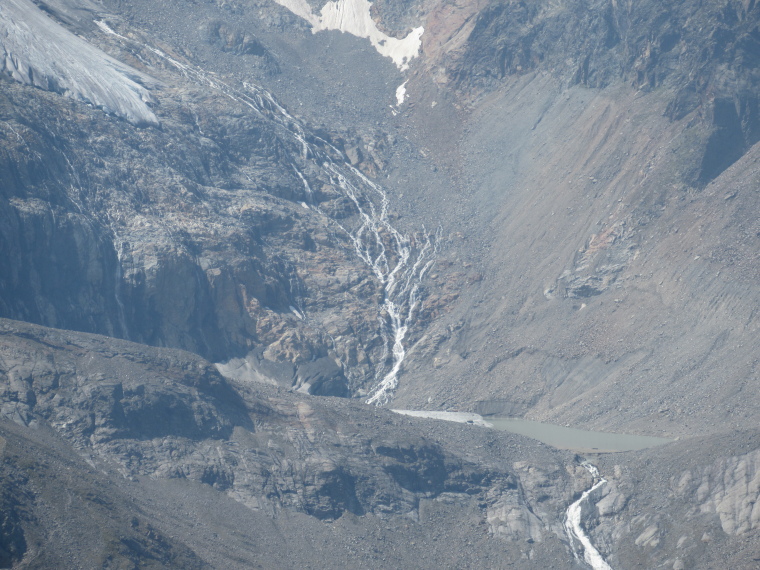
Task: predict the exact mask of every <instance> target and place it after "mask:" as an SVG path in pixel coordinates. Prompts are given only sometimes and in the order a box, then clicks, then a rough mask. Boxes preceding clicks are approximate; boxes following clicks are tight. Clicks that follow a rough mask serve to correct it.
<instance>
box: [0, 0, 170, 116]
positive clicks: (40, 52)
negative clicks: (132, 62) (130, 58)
mask: <svg viewBox="0 0 760 570" xmlns="http://www.w3.org/2000/svg"><path fill="white" fill-rule="evenodd" d="M0 71H2V72H3V73H5V74H7V75H9V76H11V77H12V78H13V79H15V80H16V81H19V82H20V83H24V84H27V85H33V86H35V87H39V88H40V89H45V90H47V91H54V92H56V93H61V94H62V95H64V96H67V97H71V98H73V99H76V100H80V101H85V102H87V103H90V104H92V105H94V106H95V107H99V108H102V109H103V110H104V111H106V112H107V113H112V114H114V115H117V116H120V117H122V118H124V119H126V120H127V121H129V122H130V123H134V124H137V125H145V124H158V119H157V118H156V115H155V114H154V113H153V111H151V110H150V107H149V106H148V103H149V102H150V101H151V96H150V92H149V91H148V89H147V88H146V87H145V86H144V85H143V84H141V83H145V84H150V83H154V84H155V83H156V82H155V80H153V79H151V78H150V77H149V76H147V75H144V74H142V73H140V72H138V71H137V70H135V69H133V68H131V67H129V66H128V65H126V64H124V63H121V62H119V61H117V60H116V59H114V58H112V57H110V56H109V55H107V54H106V53H104V52H103V51H101V50H99V49H98V48H96V47H95V46H93V45H92V44H90V43H88V42H87V41H85V40H83V39H82V38H80V37H78V36H76V35H74V34H73V33H71V32H70V31H68V30H67V29H65V28H64V27H63V26H61V25H60V24H58V23H57V22H55V21H54V20H53V19H51V18H50V17H48V16H47V15H46V14H45V13H44V12H42V10H40V9H39V8H38V7H37V6H36V5H35V4H33V3H32V2H31V0H3V2H2V3H0Z"/></svg>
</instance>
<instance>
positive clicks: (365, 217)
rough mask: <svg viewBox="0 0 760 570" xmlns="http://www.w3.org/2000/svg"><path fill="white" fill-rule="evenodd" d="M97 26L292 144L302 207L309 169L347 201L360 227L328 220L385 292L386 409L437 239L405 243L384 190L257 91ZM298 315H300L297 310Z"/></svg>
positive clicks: (382, 368) (382, 381)
mask: <svg viewBox="0 0 760 570" xmlns="http://www.w3.org/2000/svg"><path fill="white" fill-rule="evenodd" d="M96 24H97V25H98V27H99V28H100V29H101V30H102V31H103V32H105V33H107V34H110V35H113V36H116V37H117V38H119V39H120V40H121V41H123V42H125V43H129V44H133V45H140V46H141V47H143V48H145V49H147V50H149V51H150V52H151V53H153V54H154V55H155V56H157V57H159V58H161V59H162V60H164V61H165V62H167V63H168V64H170V65H172V66H173V67H174V68H176V69H177V70H178V71H180V72H181V73H182V74H183V75H184V76H185V77H187V78H189V79H191V80H193V81H197V82H199V83H202V84H204V85H206V86H208V87H210V88H212V89H214V90H216V91H218V92H220V93H223V94H224V95H226V96H227V97H229V98H230V99H232V100H234V101H236V102H238V103H241V104H243V105H246V106H247V107H249V108H250V109H252V110H253V111H254V112H255V113H256V114H257V115H259V116H261V117H264V118H266V119H268V120H270V121H272V122H273V123H274V124H276V125H277V126H278V127H280V132H281V133H283V134H284V136H285V140H287V139H288V138H290V140H291V141H292V142H293V143H295V144H296V146H297V148H298V152H297V153H295V154H294V155H293V156H292V157H291V158H292V160H291V167H292V168H293V170H294V171H295V173H296V175H297V177H298V179H299V180H300V182H301V184H303V187H304V193H305V196H306V200H307V201H308V204H307V203H306V202H304V205H305V206H306V207H308V208H311V209H314V210H316V211H319V207H318V205H317V204H316V203H315V202H314V201H313V198H312V189H311V187H310V185H309V182H308V178H309V176H307V174H306V173H307V172H314V169H315V168H316V171H317V172H318V173H319V174H318V175H317V176H319V175H321V176H322V177H323V178H324V179H326V180H329V181H330V184H332V185H333V186H334V187H336V188H340V190H341V192H342V193H343V195H344V196H345V197H346V198H348V199H349V200H351V202H352V203H353V205H354V207H355V208H356V210H357V212H358V218H359V225H358V227H355V228H349V227H346V226H343V225H341V224H340V223H339V222H337V221H336V220H334V219H333V220H332V221H333V222H334V223H336V224H337V225H338V227H339V228H340V229H341V230H342V231H344V232H345V234H346V235H347V236H348V238H349V239H350V241H351V243H352V245H353V248H354V251H355V252H356V255H357V256H358V257H359V258H360V259H361V260H362V261H363V262H364V263H365V264H367V266H368V267H369V268H370V269H371V270H372V272H373V274H374V275H375V277H376V279H377V280H378V281H379V282H380V283H381V285H382V287H383V302H382V305H381V307H380V314H379V315H378V321H379V324H380V333H381V336H382V339H383V348H382V353H381V357H380V359H379V360H378V365H377V367H376V374H375V384H374V386H373V387H372V389H371V390H370V392H369V397H368V398H367V400H366V402H367V403H368V404H375V405H384V404H386V403H388V402H389V401H390V399H391V397H392V396H393V392H394V391H395V389H396V386H397V385H398V374H399V371H400V370H401V366H402V364H403V362H404V358H405V357H406V348H405V346H404V340H405V338H406V335H407V333H408V332H409V329H410V327H411V326H412V325H413V324H414V319H415V315H416V312H417V310H418V308H419V305H420V302H421V299H420V287H421V284H422V280H423V278H424V277H425V274H426V273H427V272H428V270H429V269H430V267H431V266H432V265H433V263H434V261H435V255H436V252H437V243H438V235H436V234H430V233H428V232H427V231H425V228H424V227H423V228H422V231H421V233H420V234H418V235H417V236H409V235H407V234H404V233H401V232H400V231H399V230H397V229H396V228H395V227H393V225H391V223H390V220H389V217H388V205H389V200H388V195H387V194H386V192H385V191H384V190H383V188H382V187H380V186H379V185H377V184H375V183H374V182H372V181H371V180H369V179H368V178H367V177H366V176H364V174H362V173H361V172H360V171H359V170H358V169H357V168H355V167H354V166H352V165H351V163H350V161H349V160H348V159H347V158H346V156H345V155H344V154H343V152H341V151H340V150H339V149H337V148H336V147H335V146H334V145H332V144H331V143H330V142H328V141H326V140H324V139H322V138H320V137H318V136H314V135H312V134H308V133H307V132H306V129H305V128H304V127H303V125H302V124H301V122H300V121H299V120H298V119H296V118H295V117H293V116H292V115H290V114H289V113H288V112H287V111H286V110H285V108H284V107H283V106H282V105H280V104H279V103H278V102H277V101H276V100H275V98H274V97H273V96H272V95H271V94H270V93H269V92H268V91H266V90H265V89H263V88H262V87H259V86H257V85H253V84H250V83H244V84H243V87H244V89H238V88H235V87H233V86H231V85H228V84H226V83H224V82H222V81H220V80H219V79H217V78H215V77H212V76H209V75H208V74H207V73H205V72H204V71H203V70H202V69H199V68H196V67H194V66H191V65H188V64H185V63H182V62H180V61H177V60H176V59H174V58H173V57H171V56H169V55H168V54H166V53H164V52H163V51H161V50H159V49H157V48H154V47H152V46H149V45H146V44H142V43H139V42H136V41H135V40H132V39H129V38H127V37H125V36H122V35H120V34H118V33H116V32H115V31H114V30H112V29H111V28H110V27H109V26H108V25H107V24H106V23H105V22H102V21H97V22H96ZM312 178H313V176H312ZM299 309H301V311H300V312H301V313H303V310H302V307H299Z"/></svg>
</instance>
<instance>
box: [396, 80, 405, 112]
mask: <svg viewBox="0 0 760 570" xmlns="http://www.w3.org/2000/svg"><path fill="white" fill-rule="evenodd" d="M405 99H406V81H404V82H403V83H402V84H401V85H399V86H398V87H397V88H396V106H397V107H400V106H401V105H402V104H403V103H404V100H405Z"/></svg>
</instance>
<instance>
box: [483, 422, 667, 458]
mask: <svg viewBox="0 0 760 570" xmlns="http://www.w3.org/2000/svg"><path fill="white" fill-rule="evenodd" d="M483 419H484V420H485V421H486V422H487V423H488V424H490V427H492V428H493V429H498V430H502V431H508V432H510V433H516V434H519V435H524V436H527V437H530V438H533V439H537V440H538V441H541V442H543V443H545V444H547V445H551V446H552V447H556V448H559V449H569V450H572V451H580V452H585V453H613V452H616V451H634V450H637V449H646V448H648V447H656V446H658V445H664V444H666V443H670V442H671V441H673V440H672V439H666V438H663V437H653V436H647V435H627V434H621V433H605V432H600V431H586V430H582V429H575V428H570V427H564V426H559V425H555V424H545V423H541V422H534V421H531V420H523V419H517V418H495V417H486V418H483Z"/></svg>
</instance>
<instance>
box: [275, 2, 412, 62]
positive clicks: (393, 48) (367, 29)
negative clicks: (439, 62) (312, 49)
mask: <svg viewBox="0 0 760 570" xmlns="http://www.w3.org/2000/svg"><path fill="white" fill-rule="evenodd" d="M275 2H277V3H278V4H280V5H281V6H284V7H285V8H287V9H288V10H290V11H291V12H293V13H294V14H295V15H296V16H299V17H301V18H303V19H304V20H306V21H307V22H309V24H311V31H312V33H314V34H316V33H317V32H321V31H323V30H339V31H341V32H345V33H348V34H351V35H353V36H356V37H358V38H368V39H369V41H370V43H371V44H372V46H373V47H374V48H375V49H376V50H377V52H378V53H379V54H380V55H383V56H385V57H389V58H391V59H392V60H393V63H395V64H396V66H397V67H398V68H399V69H400V70H401V71H405V70H407V69H408V68H409V61H411V60H412V59H413V58H415V57H417V54H418V53H419V52H420V47H421V46H422V39H421V38H422V33H423V32H424V31H425V29H424V28H423V27H421V26H420V27H419V28H414V29H413V30H412V31H411V32H409V34H408V35H407V36H406V37H405V38H402V39H398V38H394V37H391V36H388V35H386V34H384V33H383V32H381V31H380V30H379V29H378V28H377V24H375V22H374V20H372V16H371V15H370V7H371V6H372V5H371V4H370V2H369V1H368V0H333V1H331V2H327V4H325V5H324V6H322V10H320V14H319V15H316V14H314V12H312V10H311V6H309V4H308V3H307V2H306V0H275Z"/></svg>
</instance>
